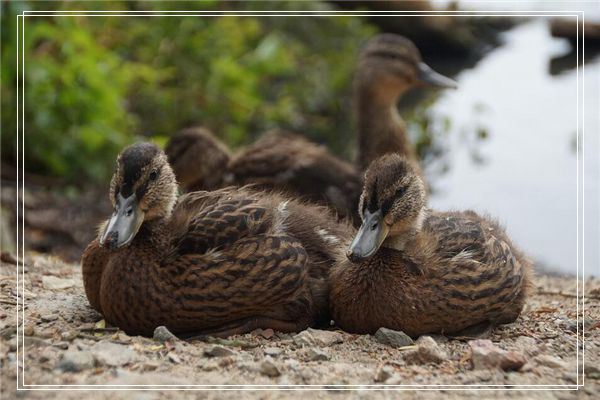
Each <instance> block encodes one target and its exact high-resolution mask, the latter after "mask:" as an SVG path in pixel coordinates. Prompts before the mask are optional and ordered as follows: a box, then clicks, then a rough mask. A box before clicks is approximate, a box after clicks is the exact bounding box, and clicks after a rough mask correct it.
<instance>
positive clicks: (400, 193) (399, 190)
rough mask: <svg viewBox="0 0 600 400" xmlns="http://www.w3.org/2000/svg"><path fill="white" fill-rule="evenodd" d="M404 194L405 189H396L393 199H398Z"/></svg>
mask: <svg viewBox="0 0 600 400" xmlns="http://www.w3.org/2000/svg"><path fill="white" fill-rule="evenodd" d="M404 192H406V188H405V187H399V188H398V189H396V195H395V197H400V196H402V195H404Z"/></svg>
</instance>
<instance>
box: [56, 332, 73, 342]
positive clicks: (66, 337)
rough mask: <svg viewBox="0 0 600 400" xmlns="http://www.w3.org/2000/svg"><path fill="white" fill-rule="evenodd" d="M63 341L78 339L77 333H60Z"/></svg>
mask: <svg viewBox="0 0 600 400" xmlns="http://www.w3.org/2000/svg"><path fill="white" fill-rule="evenodd" d="M60 337H61V339H62V340H66V341H71V340H73V339H75V338H76V337H77V331H65V332H61V333H60Z"/></svg>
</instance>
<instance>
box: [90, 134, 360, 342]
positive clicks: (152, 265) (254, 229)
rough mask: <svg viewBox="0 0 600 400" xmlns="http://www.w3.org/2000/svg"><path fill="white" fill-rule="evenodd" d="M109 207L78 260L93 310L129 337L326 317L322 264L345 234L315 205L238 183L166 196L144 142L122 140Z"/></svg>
mask: <svg viewBox="0 0 600 400" xmlns="http://www.w3.org/2000/svg"><path fill="white" fill-rule="evenodd" d="M110 199H111V201H112V203H113V206H114V213H113V215H112V216H111V218H110V220H109V221H107V222H105V223H104V224H103V225H102V226H101V228H100V232H99V238H98V239H96V240H94V241H93V242H92V243H90V244H89V246H88V247H87V249H86V250H85V252H84V254H83V258H82V269H83V281H84V286H85V292H86V295H87V298H88V300H89V302H90V304H91V305H92V307H93V308H94V309H95V310H97V311H98V312H100V313H101V314H103V316H104V318H105V319H106V321H107V322H109V323H111V324H113V325H116V326H118V327H119V328H121V329H123V330H124V331H125V332H127V333H128V334H141V335H151V334H152V332H153V330H154V329H155V328H156V327H157V326H160V325H164V326H166V327H167V328H168V329H169V330H171V331H172V332H175V333H196V334H211V335H214V336H228V335H232V334H240V333H245V332H249V331H252V330H254V329H257V328H265V329H266V328H272V329H275V330H280V331H288V332H290V331H299V330H302V329H305V328H307V327H309V326H313V325H316V324H319V323H327V322H329V320H330V319H329V314H328V313H329V307H328V298H329V280H328V275H329V270H330V268H331V266H332V265H333V260H334V259H335V258H336V257H339V254H338V253H339V252H340V251H341V249H340V248H339V246H340V245H342V246H343V244H344V243H346V244H347V243H349V240H350V237H349V236H350V235H351V234H352V233H351V232H352V231H351V229H350V228H349V227H348V226H346V225H344V224H341V223H338V222H337V221H336V219H335V217H334V216H332V215H331V214H330V213H329V212H328V211H327V210H326V209H324V208H323V207H318V206H310V205H304V204H302V203H300V202H297V201H295V200H293V199H287V198H285V197H283V196H280V195H277V194H270V193H265V192H259V191H253V190H251V189H248V188H241V189H235V188H225V189H221V190H217V191H214V192H192V193H189V194H187V195H185V196H182V197H180V198H179V200H177V184H176V181H175V175H174V174H173V171H172V169H171V167H170V166H169V164H168V162H167V157H166V155H165V154H164V153H163V152H162V151H161V150H160V149H158V147H156V146H155V145H153V144H149V143H140V144H135V145H132V146H130V147H127V148H126V149H125V150H124V151H123V152H122V153H121V154H120V155H119V157H118V160H117V168H116V171H115V173H114V175H113V178H112V181H111V185H110Z"/></svg>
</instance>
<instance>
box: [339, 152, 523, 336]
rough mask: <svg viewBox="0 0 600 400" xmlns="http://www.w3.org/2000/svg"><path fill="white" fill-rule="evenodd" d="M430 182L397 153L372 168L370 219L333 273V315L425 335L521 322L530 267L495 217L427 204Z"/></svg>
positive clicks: (361, 329)
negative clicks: (490, 217) (424, 181)
mask: <svg viewBox="0 0 600 400" xmlns="http://www.w3.org/2000/svg"><path fill="white" fill-rule="evenodd" d="M425 193H426V192H425V188H424V183H423V181H422V179H421V178H420V176H419V175H418V173H417V171H415V167H414V165H413V163H411V162H410V161H409V160H407V159H406V158H405V157H402V156H400V155H397V154H388V155H385V156H383V157H381V158H379V159H377V160H375V161H374V162H373V163H372V164H371V166H370V167H369V169H368V170H367V172H366V176H365V184H364V189H363V192H362V195H361V199H360V203H359V204H360V205H359V212H360V214H361V217H362V219H363V223H362V226H361V227H360V229H359V231H358V233H357V234H356V237H355V238H354V240H353V242H352V244H351V245H350V247H349V249H348V251H347V254H346V256H347V257H342V258H341V259H339V260H338V262H337V263H336V265H335V266H334V267H333V269H332V272H331V298H330V306H331V310H332V311H331V312H332V317H333V319H334V320H335V322H336V323H337V324H338V325H339V326H340V327H341V328H342V329H344V330H347V331H349V332H355V333H374V332H375V331H376V330H377V329H379V328H380V327H386V328H389V329H395V330H402V331H404V332H405V333H406V334H408V335H410V336H412V337H417V336H419V335H422V334H425V333H438V332H441V333H450V334H451V333H456V332H459V331H463V330H466V329H467V328H472V327H474V326H479V327H480V328H481V327H484V326H486V324H487V326H494V325H498V324H504V323H510V322H513V321H514V320H515V319H516V318H517V317H518V316H519V314H520V312H521V310H522V309H523V305H524V302H525V299H526V296H527V291H528V288H529V286H530V280H531V274H532V264H531V262H530V261H529V260H528V259H527V258H526V257H525V255H524V254H523V253H522V252H521V251H520V250H519V249H517V248H516V247H515V246H514V245H513V244H512V243H511V241H510V239H509V238H508V236H507V234H506V232H505V231H504V230H503V229H502V228H501V227H500V226H499V225H498V224H497V223H496V222H495V221H493V220H491V219H489V218H486V217H482V216H480V215H478V214H476V213H475V212H473V211H451V212H441V211H434V210H429V209H426V208H425V202H426V194H425Z"/></svg>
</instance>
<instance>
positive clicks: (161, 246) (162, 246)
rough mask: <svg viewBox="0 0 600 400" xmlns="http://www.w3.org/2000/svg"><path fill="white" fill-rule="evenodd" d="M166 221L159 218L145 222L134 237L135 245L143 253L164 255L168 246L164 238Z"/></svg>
mask: <svg viewBox="0 0 600 400" xmlns="http://www.w3.org/2000/svg"><path fill="white" fill-rule="evenodd" d="M167 230H168V228H167V220H166V219H163V218H160V219H156V220H152V221H145V222H144V223H143V224H142V226H141V227H140V230H139V231H138V233H137V235H136V237H135V242H134V243H135V244H136V246H137V247H141V248H143V249H144V251H148V252H151V253H153V254H154V253H156V254H159V255H162V254H165V252H166V251H167V247H168V245H169V243H168V241H167V240H166V238H168V237H169V235H168V234H167Z"/></svg>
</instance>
